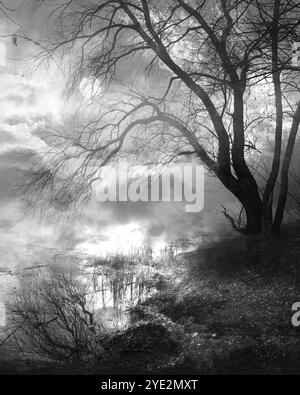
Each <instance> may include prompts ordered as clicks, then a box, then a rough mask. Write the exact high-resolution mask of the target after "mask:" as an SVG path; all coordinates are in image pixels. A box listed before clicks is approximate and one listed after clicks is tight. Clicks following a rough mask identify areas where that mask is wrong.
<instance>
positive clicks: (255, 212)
mask: <svg viewBox="0 0 300 395" xmlns="http://www.w3.org/2000/svg"><path fill="white" fill-rule="evenodd" d="M243 206H244V208H245V212H246V218H247V224H246V229H245V231H246V233H248V234H252V235H258V234H260V233H261V231H262V222H263V221H262V203H261V200H260V198H255V197H253V198H252V199H248V198H246V200H245V201H244V203H243Z"/></svg>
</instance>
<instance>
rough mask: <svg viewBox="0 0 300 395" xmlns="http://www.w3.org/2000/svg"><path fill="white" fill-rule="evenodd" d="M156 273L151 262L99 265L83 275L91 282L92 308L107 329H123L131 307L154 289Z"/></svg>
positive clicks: (84, 278)
mask: <svg viewBox="0 0 300 395" xmlns="http://www.w3.org/2000/svg"><path fill="white" fill-rule="evenodd" d="M154 273H155V270H154V268H152V267H151V266H150V265H148V266H147V265H137V266H135V265H128V264H126V263H125V264H123V265H122V266H121V267H117V268H116V267H112V266H111V265H101V266H99V265H96V266H94V267H92V268H88V269H87V270H86V272H85V273H84V274H83V275H80V278H81V280H82V281H83V282H88V283H89V284H90V288H91V292H92V293H93V295H94V297H93V299H92V302H91V304H92V306H91V307H92V309H93V311H94V312H95V314H96V316H97V317H98V319H99V320H100V321H101V323H102V325H103V326H104V328H105V329H107V330H110V331H114V330H122V329H124V328H125V327H126V326H127V324H128V309H129V308H130V307H132V306H134V305H136V304H137V303H138V302H141V301H143V300H145V298H147V297H148V296H149V295H150V294H151V293H153V292H154V287H153V285H152V284H151V278H152V276H153V274H154Z"/></svg>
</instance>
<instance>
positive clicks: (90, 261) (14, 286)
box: [0, 239, 199, 332]
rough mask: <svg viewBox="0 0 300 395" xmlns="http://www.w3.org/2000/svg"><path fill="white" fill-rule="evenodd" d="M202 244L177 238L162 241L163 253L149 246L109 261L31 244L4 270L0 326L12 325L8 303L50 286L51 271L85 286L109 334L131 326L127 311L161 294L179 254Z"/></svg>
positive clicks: (0, 284) (0, 279) (91, 306)
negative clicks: (160, 282) (159, 285)
mask: <svg viewBox="0 0 300 395" xmlns="http://www.w3.org/2000/svg"><path fill="white" fill-rule="evenodd" d="M198 242H199V241H196V242H192V241H187V240H183V239H178V240H177V241H175V240H172V241H170V242H167V243H163V242H161V244H160V246H161V248H160V251H156V252H155V253H154V251H153V249H152V248H151V246H149V245H148V246H144V247H143V248H142V249H141V248H140V249H138V250H135V251H134V250H133V249H132V248H131V249H130V252H129V250H128V251H126V253H125V254H121V253H117V254H115V255H111V256H109V255H107V256H106V257H101V256H95V255H93V254H87V253H86V251H84V250H83V249H78V250H69V251H68V250H58V249H51V248H49V249H44V248H40V247H39V246H33V245H28V246H26V248H25V249H24V251H25V253H24V256H26V257H27V259H25V260H23V261H22V262H20V263H19V264H16V265H14V266H11V267H7V268H5V267H2V268H1V272H0V328H2V332H3V329H5V327H9V326H10V324H9V323H10V318H11V312H10V310H11V307H10V305H11V303H12V301H13V300H14V298H15V296H16V295H17V294H19V295H20V294H22V292H24V291H26V290H29V291H30V288H32V289H36V288H37V287H38V286H39V284H44V283H45V281H46V282H47V281H48V282H49V273H50V276H51V272H52V271H53V270H54V271H57V270H59V271H61V272H63V273H64V275H66V274H67V275H68V276H70V279H71V280H72V281H73V280H76V281H79V282H80V283H81V284H82V285H84V286H85V287H86V294H87V303H88V309H89V310H90V311H92V312H93V314H94V315H95V317H97V320H98V321H99V322H101V325H102V327H103V329H104V330H105V331H109V332H112V331H119V330H123V329H125V328H126V326H127V325H128V324H129V309H130V308H131V307H133V306H135V305H136V304H137V303H139V302H142V301H144V300H145V299H146V298H148V297H149V296H151V295H153V294H154V293H155V292H157V290H156V285H155V284H156V282H157V279H158V277H159V276H160V275H169V276H172V272H173V271H174V268H175V265H174V264H175V261H176V256H177V255H178V254H180V253H182V252H184V251H187V250H189V249H192V248H195V246H196V245H197V243H198ZM156 245H158V243H156ZM41 256H42V257H43V259H42V263H41V262H40V259H39V257H41ZM47 279H48V280H47ZM51 281H52V280H51ZM42 286H43V285H42Z"/></svg>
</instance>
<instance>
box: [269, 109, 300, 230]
mask: <svg viewBox="0 0 300 395" xmlns="http://www.w3.org/2000/svg"><path fill="white" fill-rule="evenodd" d="M299 124H300V102H299V104H298V107H297V110H296V112H295V115H294V117H293V123H292V127H291V130H290V134H289V138H288V143H287V147H286V151H285V155H284V159H283V163H282V168H281V183H280V192H279V198H278V204H277V210H276V214H275V218H274V223H273V228H272V230H273V232H274V233H278V232H279V231H280V229H281V225H282V220H283V215H284V210H285V204H286V201H287V194H288V185H289V169H290V164H291V160H292V155H293V151H294V147H295V142H296V137H297V133H298V128H299Z"/></svg>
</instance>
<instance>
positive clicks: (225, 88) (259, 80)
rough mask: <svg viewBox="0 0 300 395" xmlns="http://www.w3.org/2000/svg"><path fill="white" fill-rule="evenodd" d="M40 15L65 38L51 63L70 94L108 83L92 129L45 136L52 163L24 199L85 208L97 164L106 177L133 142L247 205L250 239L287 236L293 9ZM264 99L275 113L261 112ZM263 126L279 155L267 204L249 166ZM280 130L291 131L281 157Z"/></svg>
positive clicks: (104, 6)
mask: <svg viewBox="0 0 300 395" xmlns="http://www.w3.org/2000/svg"><path fill="white" fill-rule="evenodd" d="M36 3H37V4H38V5H39V6H42V5H44V6H47V4H48V6H49V7H53V8H52V9H51V12H50V13H49V15H50V19H51V20H52V22H53V23H54V22H55V23H54V25H55V28H56V31H57V32H58V34H57V37H56V41H55V42H54V43H52V44H49V46H48V47H47V51H46V55H47V56H49V54H51V56H54V55H55V54H61V55H62V57H65V56H67V55H70V56H71V59H72V64H73V65H74V68H73V74H72V78H71V79H70V84H69V88H70V90H74V89H75V88H76V87H77V86H78V85H79V83H80V82H81V81H82V78H83V77H84V76H88V77H89V78H91V79H92V80H93V81H94V82H96V81H100V82H101V83H102V86H103V90H104V89H105V99H103V100H102V101H99V103H100V105H101V109H100V111H99V116H98V117H96V118H95V119H92V120H86V121H85V122H84V120H82V124H81V125H79V124H78V123H77V124H76V125H77V126H75V124H74V122H73V123H68V124H66V127H65V129H64V130H63V129H62V128H59V129H49V131H48V133H49V134H48V136H47V141H48V142H49V141H50V142H51V143H49V145H50V146H51V153H50V155H49V153H47V155H46V156H45V157H43V161H42V163H43V164H44V165H43V166H40V162H39V161H37V163H36V166H35V170H34V171H33V172H32V173H31V179H30V182H29V183H28V184H27V186H28V190H29V191H31V192H32V191H36V190H38V191H39V192H44V193H45V196H48V197H50V198H49V199H50V200H51V202H50V203H55V202H59V203H58V205H60V204H61V202H62V203H63V204H62V206H64V207H65V206H68V205H69V204H71V203H75V202H78V201H85V200H86V199H88V198H89V196H90V193H91V188H92V185H93V183H95V182H96V181H97V180H98V173H97V171H96V170H95V167H94V164H95V163H97V164H98V165H99V166H104V165H106V164H107V163H109V162H110V161H111V160H113V159H114V158H115V157H117V156H119V155H121V154H122V152H123V151H122V150H124V148H127V149H128V143H127V142H128V141H130V142H131V144H135V145H136V146H137V147H139V148H141V147H143V148H144V152H148V151H149V152H151V153H152V156H153V158H154V159H156V160H158V161H164V160H172V159H175V158H178V157H180V156H192V157H196V158H198V159H199V160H200V161H201V162H202V163H203V164H204V165H205V166H206V167H207V169H209V171H211V172H212V173H213V174H214V175H215V176H216V177H217V178H218V179H219V180H220V181H221V182H222V183H223V185H224V186H225V187H226V188H227V189H228V190H229V191H230V192H232V194H233V195H234V196H235V197H236V198H237V199H238V200H239V202H240V203H241V205H242V208H243V212H244V213H245V217H246V225H245V227H244V228H243V229H242V230H243V231H244V232H247V233H252V234H257V233H260V232H262V231H264V232H269V231H270V230H272V229H273V230H274V231H279V230H280V226H281V223H282V220H283V213H284V209H285V202H286V198H287V193H288V173H289V167H290V161H291V156H292V153H293V148H294V144H295V139H296V135H297V131H298V127H299V122H300V105H299V98H298V97H297V95H298V94H299V86H298V79H299V69H298V68H296V67H292V66H291V48H292V42H293V41H298V39H299V34H298V25H299V16H300V4H299V3H298V2H297V1H296V0H295V1H294V0H265V1H264V0H263V1H248V0H230V1H225V0H214V1H209V2H208V1H206V0H201V1H200V0H166V1H159V0H131V1H127V0H126V1H125V0H124V1H123V0H101V1H97V2H90V1H66V2H64V1H58V2H51V3H49V2H47V1H41V0H39V1H37V2H36ZM41 56H42V54H41ZM134 64H139V65H144V71H143V73H144V75H145V76H147V77H148V81H149V85H151V84H152V83H153V81H154V79H155V77H154V76H156V77H157V79H158V80H159V87H158V88H157V89H156V91H155V92H154V91H153V89H151V86H150V87H149V86H146V85H145V84H144V85H143V86H142V88H141V84H139V83H137V82H136V83H135V82H134V81H133V82H131V83H128V79H126V78H125V77H124V75H125V74H126V72H125V73H124V69H125V70H126V65H127V67H134ZM128 65H129V66H128ZM122 70H123V72H122ZM127 70H128V69H127ZM138 73H140V71H139V72H138ZM138 75H139V74H138ZM266 90H267V91H268V92H269V95H270V98H271V99H270V103H269V104H268V105H267V103H263V102H259V95H260V94H261V93H262V92H264V91H266ZM96 96H97V95H95V99H96ZM257 101H258V102H259V103H260V105H261V107H262V108H261V109H258V108H257ZM95 102H96V101H95ZM255 104H256V107H255V106H254V105H255ZM253 108H255V109H254V110H253ZM284 121H285V124H284ZM267 122H269V123H271V126H270V127H272V128H273V129H274V131H273V134H274V155H273V161H272V166H271V171H270V173H269V175H268V177H267V179H266V183H265V186H264V187H263V191H262V192H260V190H259V185H258V181H257V179H256V174H255V171H254V170H253V169H252V162H251V161H252V160H253V155H254V157H255V156H259V155H260V153H259V147H258V145H257V141H258V138H259V134H260V133H262V132H263V129H264V125H266V123H267ZM78 125H79V126H78ZM284 125H287V126H286V128H287V127H289V128H290V130H289V134H288V144H287V148H286V151H285V153H284V154H283V152H282V145H283V144H282V142H283V130H284ZM288 125H290V126H288ZM282 161H283V162H282ZM281 163H282V168H281V180H280V185H281V186H280V194H279V200H278V205H277V209H276V213H275V216H274V215H273V209H274V207H275V202H274V198H273V196H274V190H275V187H276V185H277V182H278V178H279V172H280V167H281ZM36 188H37V189H36ZM39 197H40V195H39Z"/></svg>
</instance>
